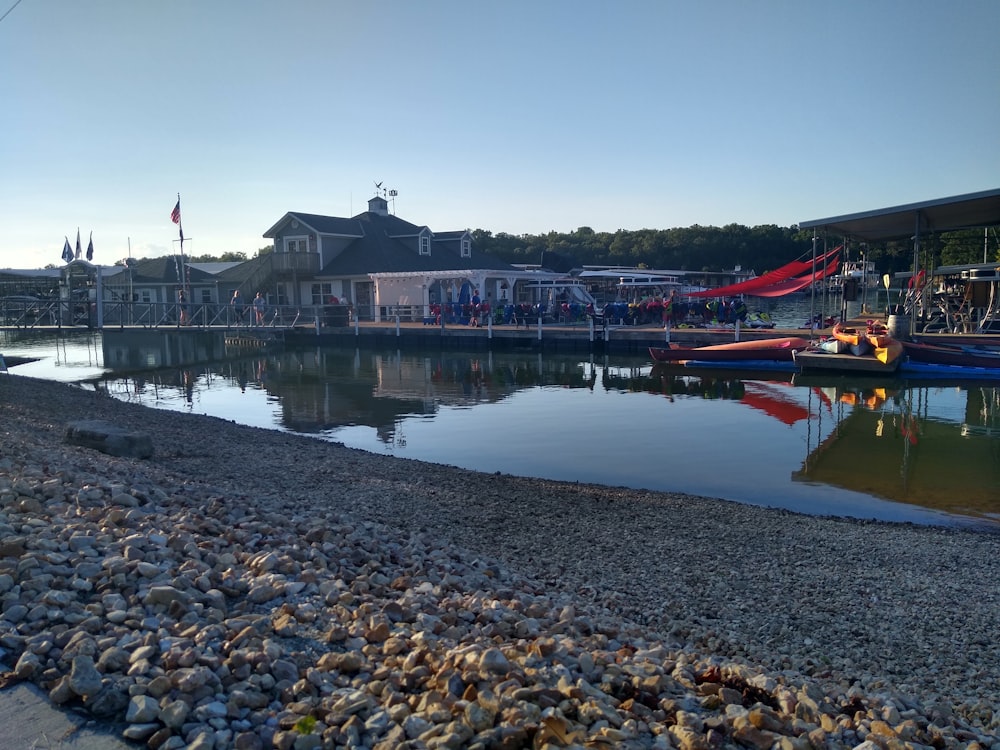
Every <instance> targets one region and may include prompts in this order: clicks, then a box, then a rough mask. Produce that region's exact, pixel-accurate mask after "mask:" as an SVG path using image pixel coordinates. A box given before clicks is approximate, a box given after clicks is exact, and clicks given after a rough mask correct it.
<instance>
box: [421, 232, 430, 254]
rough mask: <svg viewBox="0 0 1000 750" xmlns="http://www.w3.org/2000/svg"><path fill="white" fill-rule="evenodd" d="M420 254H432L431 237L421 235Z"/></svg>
mask: <svg viewBox="0 0 1000 750" xmlns="http://www.w3.org/2000/svg"><path fill="white" fill-rule="evenodd" d="M420 254H421V255H430V254H431V238H430V236H429V235H426V234H422V235H420Z"/></svg>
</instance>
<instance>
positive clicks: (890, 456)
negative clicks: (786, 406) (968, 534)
mask: <svg viewBox="0 0 1000 750" xmlns="http://www.w3.org/2000/svg"><path fill="white" fill-rule="evenodd" d="M934 387H935V388H938V387H939V386H937V385H935V386H934ZM927 390H928V387H926V386H925V387H912V388H911V389H909V390H908V391H904V392H902V393H901V394H900V395H899V396H897V397H896V398H894V399H892V400H891V401H886V402H884V403H882V404H880V405H879V404H874V408H865V407H864V406H862V405H860V404H849V403H845V402H844V401H845V400H847V401H849V400H850V399H845V396H846V395H847V394H844V393H841V394H840V397H839V398H838V399H837V400H836V402H835V404H834V406H833V408H834V409H835V411H836V413H835V417H837V418H838V420H839V421H837V423H836V424H835V425H834V427H833V429H832V431H831V432H830V434H829V435H828V436H827V437H826V438H825V439H817V440H818V442H817V443H816V444H814V445H810V446H808V451H809V452H808V455H807V456H806V459H805V461H804V462H803V464H802V468H801V470H800V471H798V472H796V473H795V474H794V475H793V479H795V480H798V481H807V482H821V483H823V484H828V485H832V486H835V487H842V488H844V489H847V490H853V491H856V492H862V493H865V494H868V495H873V496H876V497H881V498H884V499H887V500H893V501H896V502H903V503H909V504H912V505H918V506H922V507H925V508H930V509H932V510H938V511H943V512H946V513H957V514H962V515H984V516H985V515H987V514H990V515H995V514H996V513H997V510H998V501H1000V454H998V452H997V447H996V436H997V435H998V434H1000V388H998V387H987V388H980V387H975V386H972V387H969V388H968V389H963V391H962V392H963V394H964V395H965V396H966V399H967V401H966V413H965V421H963V422H960V423H959V422H955V421H949V420H948V419H946V418H945V417H946V415H945V414H941V415H928V414H917V413H915V412H914V411H913V410H911V408H910V406H909V402H910V401H911V400H912V401H915V402H917V403H924V404H926V403H927V402H928V398H927V394H926V391H927ZM922 391H923V392H924V393H921V392H922Z"/></svg>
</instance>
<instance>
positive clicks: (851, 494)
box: [0, 333, 1000, 528]
mask: <svg viewBox="0 0 1000 750" xmlns="http://www.w3.org/2000/svg"><path fill="white" fill-rule="evenodd" d="M170 338H171V337H169V336H165V335H164V334H162V333H154V334H150V335H147V337H146V339H147V340H146V341H145V343H137V342H135V341H130V342H128V345H127V346H122V345H121V342H118V343H117V344H115V342H113V341H112V337H111V336H110V335H109V336H108V340H107V341H103V340H102V339H101V337H99V336H96V335H83V336H75V337H73V338H70V339H61V340H60V341H59V343H58V344H54V343H53V341H52V339H41V340H39V339H36V338H24V337H16V338H11V337H10V336H7V338H6V339H4V338H0V351H2V352H3V353H4V354H6V355H8V356H11V355H16V354H22V355H33V356H41V357H42V358H43V359H42V360H41V361H39V362H36V363H32V364H28V365H23V366H21V367H17V368H13V369H12V372H13V373H15V374H18V373H20V374H24V375H30V376H34V377H42V378H48V379H53V380H60V381H64V382H78V381H86V383H85V385H84V387H88V388H92V387H98V388H102V389H106V390H107V391H108V392H109V393H110V394H111V395H113V396H114V397H116V398H119V399H122V400H125V401H131V402H134V403H139V404H143V405H146V406H150V407H153V408H163V409H171V410H176V411H181V412H188V413H198V414H208V415H213V416H218V417H222V418H225V419H230V420H233V421H236V422H239V423H242V424H247V425H253V426H258V427H264V428H273V429H280V430H287V431H290V432H296V433H301V434H306V435H310V436H314V437H317V438H320V439H325V440H332V441H337V442H341V443H344V444H345V445H348V446H351V447H355V448H360V449H363V450H366V451H370V452H373V453H377V454H385V455H395V456H400V457H405V458H414V459H419V460H423V461H433V462H436V463H444V464H450V465H455V466H461V467H465V468H470V469H475V470H479V471H484V472H502V473H509V474H518V475H523V476H536V477H547V478H552V479H560V480H569V481H581V482H595V483H600V484H606V485H612V486H622V487H632V488H648V489H654V490H666V491H681V492H689V493H694V494H701V495H709V496H714V497H721V498H726V499H730V500H734V501H738V502H744V503H752V504H757V505H764V506H773V507H781V508H787V509H791V510H795V511H798V512H805V513H811V514H819V515H837V516H852V517H860V518H877V519H882V520H897V521H910V522H916V523H953V524H963V523H977V524H988V525H997V527H998V528H1000V440H998V437H1000V388H998V387H997V386H996V384H975V383H955V384H940V383H933V382H931V383H904V382H901V381H899V382H894V381H869V382H863V381H856V380H855V381H852V380H848V379H844V378H842V377H839V378H838V377H832V378H829V379H826V380H823V379H817V378H816V376H810V377H809V378H808V379H806V378H802V377H801V376H795V377H794V378H793V377H792V376H791V374H787V375H786V374H780V373H775V374H773V375H760V374H752V373H751V374H742V375H741V374H739V373H734V372H728V371H705V372H697V371H690V370H684V369H678V368H664V367H661V366H656V367H654V366H653V365H652V364H651V363H650V362H648V361H647V360H644V359H636V358H627V357H610V358H607V357H603V356H597V357H590V356H589V355H583V356H580V355H569V356H567V355H549V354H536V353H528V354H509V353H503V354H489V353H477V354H460V353H443V354H442V353H432V354H431V353H428V354H415V353H399V352H395V351H382V352H373V351H368V350H363V351H357V350H345V349H323V348H317V349H310V350H302V351H286V352H281V353H273V354H272V353H268V354H255V355H249V356H240V355H238V354H236V353H233V352H225V351H224V346H221V344H219V343H216V342H203V343H201V344H197V345H194V349H193V350H192V351H190V352H180V353H179V352H178V351H177V344H176V342H173V343H169V340H170ZM173 338H176V337H173ZM183 340H184V342H186V345H187V342H190V341H192V337H190V336H188V337H186V338H184V339H183ZM181 355H184V356H187V357H188V358H189V360H188V361H190V358H194V359H197V358H202V359H204V360H205V361H204V362H203V363H201V364H197V365H190V366H187V367H163V366H160V365H162V364H163V363H167V362H170V361H172V360H173V359H175V358H176V357H178V356H181ZM137 358H138V360H139V362H140V363H141V364H142V365H143V366H148V367H150V368H152V369H148V370H145V371H144V372H142V373H141V374H139V375H136V374H134V370H135V368H136V359H137ZM124 367H128V368H130V370H131V371H132V372H133V374H129V375H123V374H116V372H115V370H117V369H118V368H124Z"/></svg>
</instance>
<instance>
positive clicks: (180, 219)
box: [177, 193, 191, 302]
mask: <svg viewBox="0 0 1000 750" xmlns="http://www.w3.org/2000/svg"><path fill="white" fill-rule="evenodd" d="M180 205H181V194H180V193H178V194H177V207H178V208H180ZM177 231H178V232H179V233H180V236H181V289H183V290H184V298H185V299H186V300H187V301H188V302H190V301H191V299H190V298H191V290H190V289H188V285H187V268H186V264H185V263H184V214H183V212H178V214H177Z"/></svg>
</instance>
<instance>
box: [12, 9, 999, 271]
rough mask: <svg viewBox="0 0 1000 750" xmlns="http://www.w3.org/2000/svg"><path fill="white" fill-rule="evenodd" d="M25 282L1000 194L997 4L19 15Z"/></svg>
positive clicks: (20, 260) (767, 220)
mask: <svg viewBox="0 0 1000 750" xmlns="http://www.w3.org/2000/svg"><path fill="white" fill-rule="evenodd" d="M4 13H6V15H5V16H4V17H3V18H2V20H0V102H3V104H2V106H0V113H2V114H0V226H2V227H3V241H2V242H0V268H2V267H11V268H37V267H42V266H44V265H47V264H50V263H55V264H61V263H62V261H61V260H60V255H61V252H62V248H63V243H64V238H65V237H68V238H69V240H70V243H71V244H75V241H76V233H77V231H78V230H79V232H80V233H81V237H82V244H83V247H84V248H86V246H87V242H88V238H89V237H90V236H91V233H92V236H93V243H94V261H95V262H97V263H103V264H111V263H114V262H115V261H118V260H121V259H123V258H125V257H127V256H128V255H129V253H131V255H132V256H133V257H137V258H141V257H155V256H161V255H166V254H171V253H175V252H178V251H179V247H178V243H177V242H176V241H175V240H176V239H177V237H178V231H177V229H178V228H177V226H176V225H174V224H172V223H171V221H170V213H171V210H172V209H173V207H174V204H175V203H176V202H177V199H178V194H180V200H181V215H182V222H183V229H184V234H185V236H186V237H188V238H191V239H190V241H188V242H186V243H185V246H184V250H185V252H186V253H190V254H193V255H204V254H211V255H221V254H222V253H225V252H232V251H241V252H245V253H247V254H248V255H249V256H253V254H254V253H255V252H256V250H257V249H259V248H261V247H264V246H266V245H268V244H270V240H268V239H265V238H264V237H263V234H264V232H266V231H267V230H268V229H269V228H270V227H271V226H273V225H274V224H275V223H277V222H278V221H279V220H280V219H281V218H282V216H284V215H285V214H286V213H287V212H289V211H299V212H305V213H316V214H325V215H331V216H352V215H354V214H358V213H360V212H362V211H364V210H365V209H366V207H367V201H368V200H369V199H370V198H371V197H372V196H374V195H375V194H376V187H375V185H376V183H381V184H382V186H383V188H387V189H392V190H395V191H396V193H397V195H396V196H395V197H394V198H393V199H392V202H391V204H390V210H391V211H392V212H393V213H395V214H396V215H397V216H399V217H400V218H402V219H405V220H407V221H410V222H412V223H414V224H417V225H420V226H424V225H426V226H428V227H430V229H431V230H432V231H438V232H442V231H452V230H459V229H485V230H488V231H490V232H492V233H494V234H497V233H500V232H505V233H507V234H514V235H519V234H543V233H546V232H550V231H556V232H572V231H574V230H576V229H578V228H579V227H590V228H592V229H594V230H596V231H607V232H614V231H617V230H619V229H625V230H637V229H644V228H650V229H669V228H673V227H687V226H692V225H695V224H699V225H703V226H724V225H726V224H733V223H735V224H744V225H747V226H757V225H762V224H777V225H779V226H792V225H795V224H797V223H799V222H801V221H808V220H814V219H821V218H825V217H832V216H839V215H843V214H850V213H856V212H860V211H868V210H873V209H878V208H886V207H890V206H897V205H903V204H907V203H914V202H919V201H926V200H933V199H936V198H943V197H948V196H954V195H962V194H966V193H973V192H978V191H981V190H990V189H995V188H998V187H1000V45H998V44H997V41H996V30H997V29H998V28H1000V2H997V0H955V2H943V1H942V0H842V1H841V2H836V3H831V2H818V1H817V2H811V1H809V0H806V1H805V2H803V1H801V0H758V1H756V2H746V1H745V0H706V1H705V2H700V1H699V2H695V1H693V0H690V1H689V0H685V1H684V2H680V1H678V0H620V1H617V0H616V1H614V2H613V1H612V0H600V1H597V0H503V1H502V2H500V1H499V0H494V1H490V0H482V1H476V2H468V0H424V1H422V2H413V1H412V0H381V1H380V2H370V1H369V0H287V1H286V2H277V1H276V0H266V1H264V0H212V2H204V0H171V2H130V1H129V0H87V1H86V2H74V1H73V0H0V15H2V14H4Z"/></svg>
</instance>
